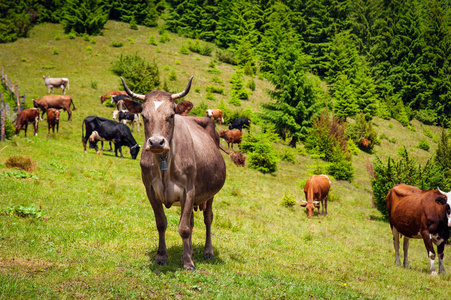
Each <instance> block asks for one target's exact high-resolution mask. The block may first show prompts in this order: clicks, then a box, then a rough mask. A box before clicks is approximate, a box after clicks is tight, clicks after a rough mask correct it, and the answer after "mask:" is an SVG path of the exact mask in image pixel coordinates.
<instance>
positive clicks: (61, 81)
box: [42, 75, 69, 95]
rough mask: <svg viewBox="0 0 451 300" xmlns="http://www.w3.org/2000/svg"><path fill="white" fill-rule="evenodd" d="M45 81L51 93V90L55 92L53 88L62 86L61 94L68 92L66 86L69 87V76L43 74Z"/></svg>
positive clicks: (48, 91)
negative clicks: (54, 76)
mask: <svg viewBox="0 0 451 300" xmlns="http://www.w3.org/2000/svg"><path fill="white" fill-rule="evenodd" d="M42 78H44V83H45V85H46V86H47V93H49V94H50V90H51V91H52V93H53V88H54V87H55V88H61V94H62V93H64V95H65V94H66V88H67V89H69V79H67V78H51V77H49V76H44V75H42Z"/></svg>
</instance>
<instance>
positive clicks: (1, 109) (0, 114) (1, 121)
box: [0, 93, 6, 142]
mask: <svg viewBox="0 0 451 300" xmlns="http://www.w3.org/2000/svg"><path fill="white" fill-rule="evenodd" d="M0 98H1V100H0V101H1V102H0V141H2V142H4V141H5V116H6V114H5V100H4V99H3V93H0Z"/></svg>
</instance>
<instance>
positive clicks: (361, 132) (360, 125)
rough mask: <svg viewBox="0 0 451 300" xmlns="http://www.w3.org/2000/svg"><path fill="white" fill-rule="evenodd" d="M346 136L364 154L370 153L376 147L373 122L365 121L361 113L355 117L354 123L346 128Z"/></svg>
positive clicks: (375, 133)
mask: <svg viewBox="0 0 451 300" xmlns="http://www.w3.org/2000/svg"><path fill="white" fill-rule="evenodd" d="M346 135H347V136H348V137H349V138H350V139H352V140H353V141H354V142H355V143H356V144H357V145H358V146H359V148H360V149H362V150H363V151H365V152H369V153H371V152H372V151H373V148H374V145H376V140H377V132H376V130H375V129H374V128H373V121H372V120H369V121H367V120H366V118H365V115H364V114H363V113H360V114H359V115H357V116H356V120H355V123H353V124H350V125H349V126H348V128H347V129H346Z"/></svg>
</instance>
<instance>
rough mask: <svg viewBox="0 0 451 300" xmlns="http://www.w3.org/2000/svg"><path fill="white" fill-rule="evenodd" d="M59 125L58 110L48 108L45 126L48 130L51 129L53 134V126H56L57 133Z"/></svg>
mask: <svg viewBox="0 0 451 300" xmlns="http://www.w3.org/2000/svg"><path fill="white" fill-rule="evenodd" d="M59 123H60V110H59V109H56V108H49V109H47V124H48V127H49V132H48V133H50V128H52V131H53V133H55V126H56V132H58V131H59Z"/></svg>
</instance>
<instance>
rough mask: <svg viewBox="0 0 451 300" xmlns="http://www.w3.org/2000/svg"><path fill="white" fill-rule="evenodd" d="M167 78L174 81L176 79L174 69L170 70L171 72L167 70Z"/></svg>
mask: <svg viewBox="0 0 451 300" xmlns="http://www.w3.org/2000/svg"><path fill="white" fill-rule="evenodd" d="M168 79H169V80H170V81H176V80H177V74H175V71H174V70H172V71H171V72H169V75H168Z"/></svg>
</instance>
